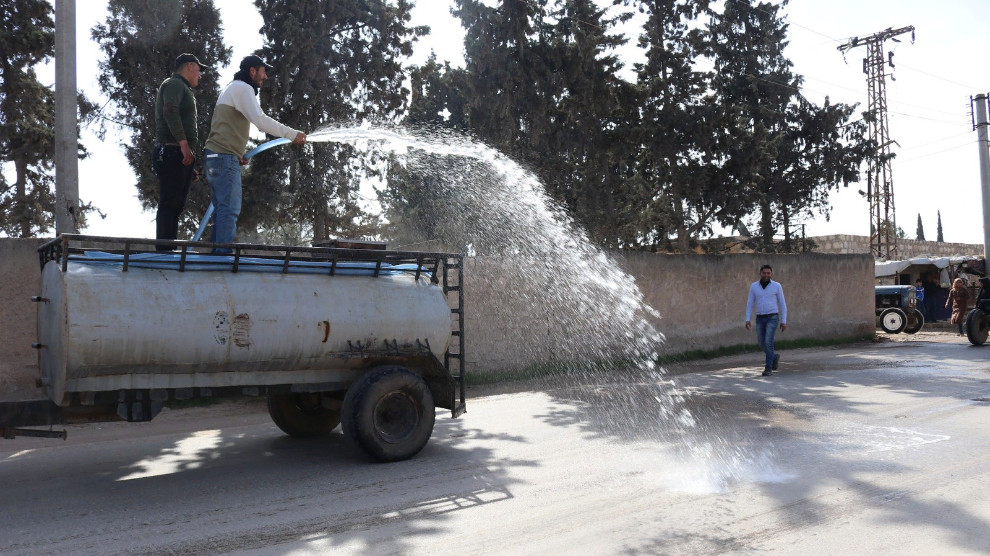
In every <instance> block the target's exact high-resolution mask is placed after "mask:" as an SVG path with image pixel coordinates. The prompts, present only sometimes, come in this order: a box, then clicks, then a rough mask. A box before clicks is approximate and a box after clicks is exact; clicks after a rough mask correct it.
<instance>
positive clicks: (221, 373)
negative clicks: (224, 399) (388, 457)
mask: <svg viewBox="0 0 990 556" xmlns="http://www.w3.org/2000/svg"><path fill="white" fill-rule="evenodd" d="M150 266H151V267H146V268H141V267H140V265H134V264H132V265H131V267H130V268H127V269H126V271H123V270H122V268H121V265H119V264H106V263H98V262H97V263H94V262H88V261H85V260H73V259H71V258H70V260H69V261H68V262H67V264H66V266H65V270H64V271H63V268H62V267H61V266H60V264H58V262H57V261H51V262H49V263H48V264H46V265H45V267H44V269H43V271H42V293H41V297H42V298H43V299H44V300H45V302H44V303H40V304H39V319H38V326H39V333H38V338H39V344H40V345H41V346H42V347H41V357H40V364H41V371H42V376H43V377H44V379H43V384H44V386H45V389H46V393H47V395H48V396H49V398H50V399H51V400H52V401H54V402H55V403H62V401H63V398H64V397H65V395H66V394H67V393H69V392H99V391H113V390H132V389H156V388H190V387H225V386H242V385H266V384H267V385H270V384H300V383H327V382H333V381H334V380H341V381H346V380H351V379H353V370H352V369H353V368H355V367H357V366H360V365H361V364H362V363H363V361H364V360H365V359H367V358H369V357H376V356H377V355H383V356H386V355H388V354H397V353H410V352H418V353H423V354H432V356H434V357H436V358H437V359H440V358H442V356H443V354H444V352H445V351H446V349H447V344H448V342H449V341H450V337H451V310H450V307H449V306H448V304H447V301H446V300H445V298H444V295H443V292H442V289H441V288H440V287H438V286H437V285H436V284H435V283H432V282H431V281H430V279H429V277H428V276H427V275H425V274H423V275H420V274H418V273H417V274H416V275H413V274H409V273H402V272H396V273H389V272H383V273H381V274H379V273H377V272H376V273H375V274H376V275H375V276H371V275H370V274H369V273H364V274H363V275H362V274H361V273H357V274H356V275H346V274H337V275H334V276H328V275H326V274H325V273H321V274H306V273H301V274H298V273H277V272H276V273H272V272H231V271H230V270H206V271H196V270H187V271H182V272H180V271H177V270H173V269H167V268H154V267H153V266H154V265H150Z"/></svg>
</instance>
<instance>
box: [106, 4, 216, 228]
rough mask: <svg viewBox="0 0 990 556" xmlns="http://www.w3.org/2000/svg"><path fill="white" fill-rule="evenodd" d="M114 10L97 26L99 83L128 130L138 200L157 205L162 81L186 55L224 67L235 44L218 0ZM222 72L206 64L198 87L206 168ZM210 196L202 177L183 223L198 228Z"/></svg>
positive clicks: (199, 158) (126, 6)
mask: <svg viewBox="0 0 990 556" xmlns="http://www.w3.org/2000/svg"><path fill="white" fill-rule="evenodd" d="M107 12H108V15H107V20H106V22H104V23H102V24H98V25H96V26H95V27H94V28H93V31H92V34H93V39H94V40H95V41H96V42H97V43H99V45H100V48H101V49H102V50H103V53H104V54H105V56H106V57H105V59H104V60H102V61H101V62H100V70H101V73H100V76H99V78H98V82H99V84H100V89H101V91H102V92H103V94H104V95H106V96H107V97H108V98H109V99H110V102H111V105H112V107H113V110H112V113H111V116H110V119H112V120H113V121H114V122H115V123H117V124H118V125H120V126H121V127H122V128H124V129H126V134H127V139H126V140H125V141H124V142H123V143H122V144H121V146H122V147H123V149H124V155H125V157H126V158H127V163H128V165H129V166H130V167H131V169H132V170H133V171H134V174H135V175H136V176H137V183H136V184H135V186H136V187H137V190H138V199H139V200H140V201H141V204H142V205H143V206H144V207H145V208H147V209H151V208H154V207H156V206H157V205H158V178H156V177H155V175H154V173H153V172H152V171H151V152H152V149H153V148H154V144H155V97H156V95H157V93H158V86H159V85H161V83H162V81H164V80H165V79H167V78H168V77H169V76H170V75H171V74H172V70H173V69H174V63H175V58H176V57H177V56H178V55H179V54H182V53H184V52H188V53H191V54H195V55H196V56H197V57H198V58H199V59H200V61H202V62H203V64H205V65H207V66H211V67H213V68H217V67H219V66H222V65H226V64H228V63H229V62H230V49H229V48H226V47H225V46H224V43H223V27H222V25H221V22H220V13H219V11H218V10H217V9H216V7H215V6H214V4H213V0H110V2H109V3H108V5H107ZM219 78H220V76H219V75H217V73H216V70H215V69H214V70H209V71H204V72H203V76H202V77H201V78H200V82H199V86H198V87H197V88H195V89H193V90H194V91H195V95H196V109H197V115H198V121H197V127H198V129H199V138H200V144H199V147H198V149H199V150H197V151H196V152H194V153H193V155H194V156H196V158H197V160H196V165H197V167H199V168H202V156H203V155H202V148H203V143H205V142H206V138H207V137H208V136H209V133H210V120H211V118H212V117H213V108H214V107H215V106H216V102H217V97H218V96H219V93H220V89H219V83H218V80H219ZM200 173H201V174H202V172H200ZM209 203H210V192H209V187H208V186H207V184H206V180H205V179H204V178H202V177H201V178H200V180H199V181H198V182H195V183H193V185H192V187H191V188H190V192H189V200H188V203H187V205H186V210H185V211H184V214H183V216H182V218H181V219H180V221H179V226H180V229H184V230H185V231H186V232H188V233H190V234H191V233H192V232H193V231H194V230H195V229H196V227H197V225H198V223H199V221H200V219H201V216H202V215H203V213H204V212H205V211H206V208H207V206H208V205H209Z"/></svg>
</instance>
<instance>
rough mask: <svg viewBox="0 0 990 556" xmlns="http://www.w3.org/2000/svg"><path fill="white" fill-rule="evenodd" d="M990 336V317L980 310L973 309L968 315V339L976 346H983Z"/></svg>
mask: <svg viewBox="0 0 990 556" xmlns="http://www.w3.org/2000/svg"><path fill="white" fill-rule="evenodd" d="M988 334H990V317H988V316H987V314H986V313H984V312H983V311H981V310H979V309H972V310H970V312H969V313H968V314H967V315H966V337H967V338H969V343H971V344H973V345H974V346H982V345H983V344H985V343H986V342H987V335H988Z"/></svg>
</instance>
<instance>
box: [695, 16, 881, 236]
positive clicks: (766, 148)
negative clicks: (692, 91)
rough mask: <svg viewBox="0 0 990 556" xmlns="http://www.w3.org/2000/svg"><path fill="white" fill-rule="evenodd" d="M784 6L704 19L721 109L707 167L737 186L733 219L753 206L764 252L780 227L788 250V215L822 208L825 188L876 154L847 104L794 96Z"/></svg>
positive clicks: (726, 216) (728, 220)
mask: <svg viewBox="0 0 990 556" xmlns="http://www.w3.org/2000/svg"><path fill="white" fill-rule="evenodd" d="M786 4H787V2H786V1H784V2H781V3H780V4H776V5H775V4H771V3H768V2H760V3H759V4H754V3H751V2H750V1H748V0H737V1H733V2H727V3H725V5H724V8H723V11H722V13H720V14H716V15H714V16H713V18H712V24H711V25H710V26H709V34H710V41H711V48H712V53H713V60H714V63H715V70H716V71H715V77H714V79H713V80H712V98H711V102H712V103H713V104H715V105H716V106H718V107H719V113H718V114H717V120H718V126H719V129H717V130H716V132H715V134H714V135H715V141H714V142H713V149H712V151H711V153H712V156H713V157H715V159H716V160H717V162H718V167H717V171H715V172H713V174H712V175H713V176H714V178H715V180H716V181H717V182H719V183H721V184H723V186H724V187H730V188H732V189H733V190H734V191H735V196H734V198H733V199H732V204H731V205H729V206H728V207H726V209H724V210H723V211H722V213H721V214H720V217H721V220H722V223H723V224H726V225H728V224H732V223H734V222H735V218H736V217H738V216H741V214H739V213H740V211H748V210H749V209H750V207H755V208H756V209H757V211H758V213H759V245H758V247H759V248H760V249H761V250H767V251H769V250H776V249H777V246H776V245H775V244H774V241H773V236H774V235H775V233H776V231H777V230H779V229H781V228H783V231H784V235H785V243H784V245H783V248H784V249H785V250H790V236H791V229H790V228H791V220H792V219H793V217H794V216H796V215H799V214H801V213H809V212H817V211H825V212H826V214H827V207H828V204H827V195H828V192H829V189H830V188H832V187H835V186H837V185H839V184H840V183H841V184H843V185H845V184H848V182H850V181H857V180H858V179H859V177H858V176H859V173H858V167H859V165H860V163H861V162H862V160H863V159H864V158H865V157H866V156H867V155H868V154H869V153H870V152H872V151H871V149H870V148H869V146H868V145H867V144H866V143H865V141H864V139H863V137H864V134H865V125H864V124H863V123H862V122H850V121H849V119H850V117H851V116H852V114H853V112H854V108H853V107H850V106H846V105H842V104H835V105H833V104H831V103H830V102H829V101H828V99H826V101H825V104H824V105H823V106H822V107H818V106H816V105H814V104H813V103H810V102H808V101H807V100H806V99H804V98H803V97H802V96H801V95H800V88H801V83H802V81H803V79H802V78H801V76H799V75H795V74H794V73H793V72H792V71H791V67H792V64H791V62H790V60H789V59H787V57H786V56H785V55H784V48H785V47H786V45H787V44H788V43H787V27H788V26H787V24H786V23H785V22H784V21H783V19H782V18H781V17H780V15H779V11H780V9H781V8H782V7H783V6H785V5H786ZM744 213H745V212H744Z"/></svg>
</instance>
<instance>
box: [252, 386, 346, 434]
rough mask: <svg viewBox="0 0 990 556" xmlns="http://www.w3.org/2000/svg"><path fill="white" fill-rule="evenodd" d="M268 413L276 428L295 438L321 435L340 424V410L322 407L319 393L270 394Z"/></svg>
mask: <svg viewBox="0 0 990 556" xmlns="http://www.w3.org/2000/svg"><path fill="white" fill-rule="evenodd" d="M268 414H269V415H271V417H272V421H275V425H276V426H278V428H280V429H282V431H283V432H284V433H285V434H288V435H289V436H294V437H296V438H312V437H314V436H323V435H324V434H327V433H328V432H330V431H332V430H333V429H334V427H336V426H337V425H339V424H340V410H335V409H329V408H327V407H323V405H322V404H321V395H320V394H285V395H274V396H272V395H270V396H268Z"/></svg>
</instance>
